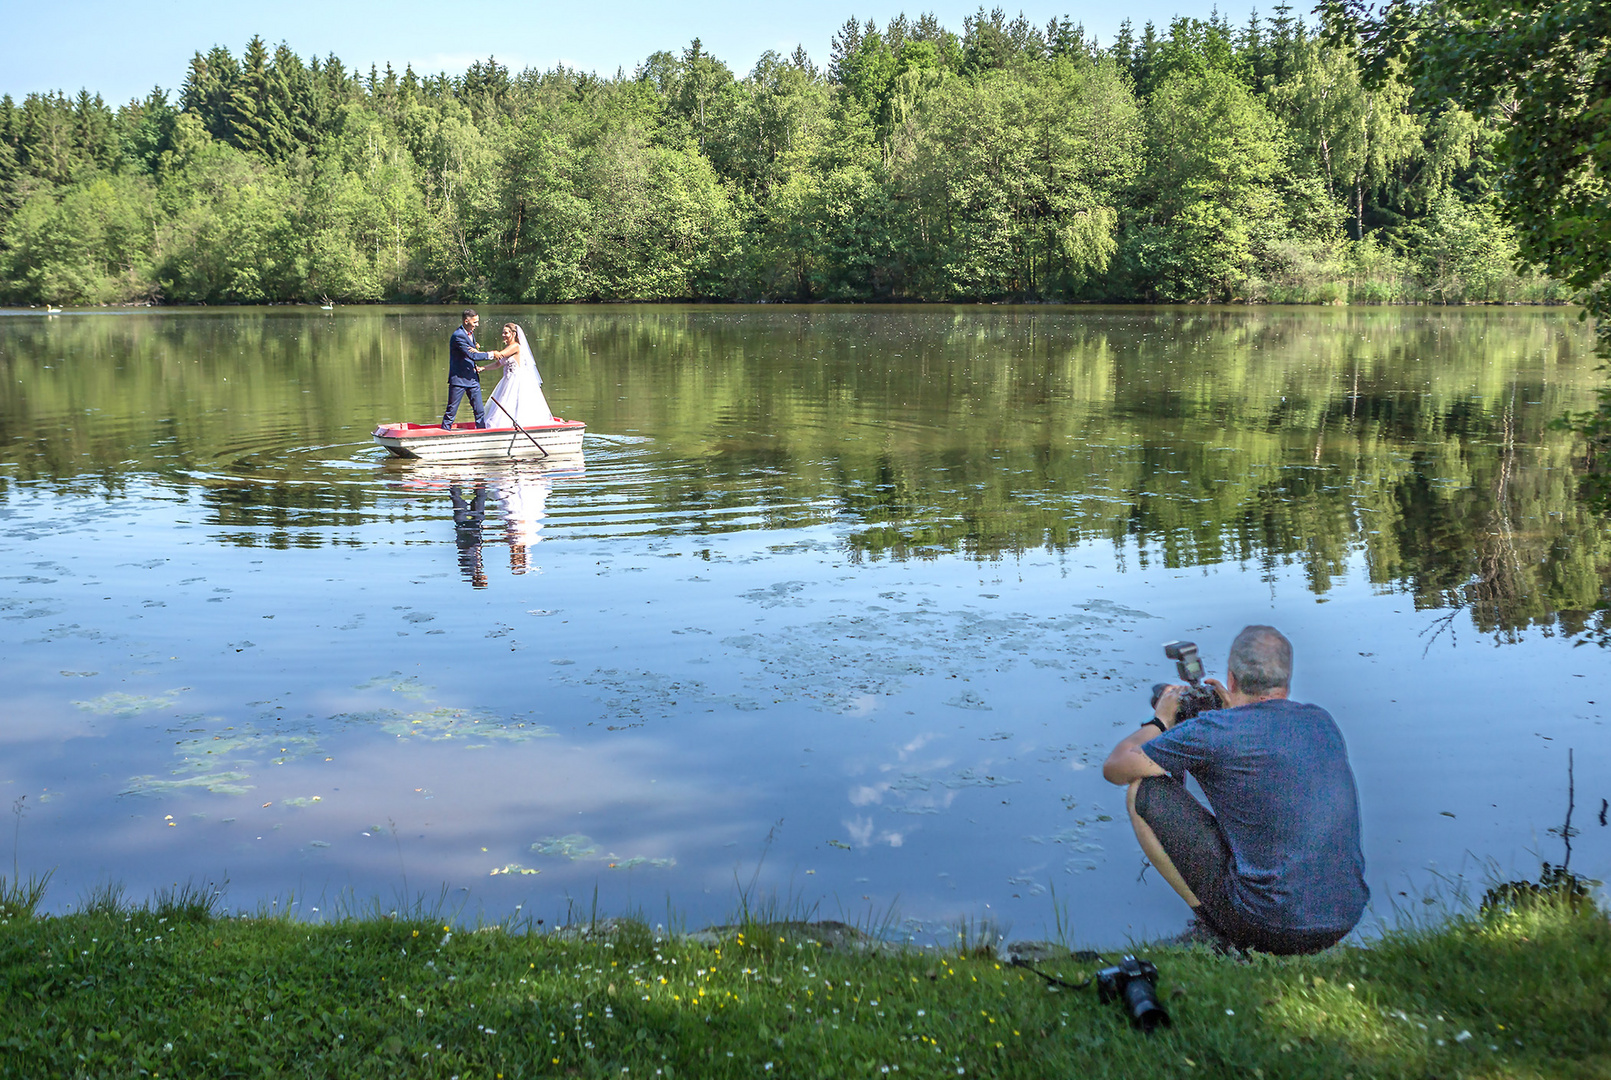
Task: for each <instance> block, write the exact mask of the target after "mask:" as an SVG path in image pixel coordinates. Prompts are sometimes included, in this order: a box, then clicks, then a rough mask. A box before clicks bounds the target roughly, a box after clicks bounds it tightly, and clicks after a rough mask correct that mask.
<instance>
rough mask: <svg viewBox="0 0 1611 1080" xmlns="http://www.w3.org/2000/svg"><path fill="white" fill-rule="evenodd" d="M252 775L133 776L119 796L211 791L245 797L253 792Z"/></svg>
mask: <svg viewBox="0 0 1611 1080" xmlns="http://www.w3.org/2000/svg"><path fill="white" fill-rule="evenodd" d="M251 778H252V777H251V774H250V773H243V772H232V771H228V772H207V773H198V774H196V775H194V776H180V777H173V778H169V779H164V778H161V777H156V776H131V777H129V782H128V783H127V784H125V785H124V786H123V790H122V791H119V792H118V794H119V795H145V796H161V795H173V794H176V793H179V792H184V791H196V790H197V789H200V790H202V791H210V792H212V793H213V794H215V795H244V794H246V793H247V792H248V791H250V790H252V785H251V784H248V783H247V782H246V781H248V780H250V779H251Z"/></svg>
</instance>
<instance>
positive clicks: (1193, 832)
mask: <svg viewBox="0 0 1611 1080" xmlns="http://www.w3.org/2000/svg"><path fill="white" fill-rule="evenodd" d="M1136 813H1137V814H1139V815H1140V816H1141V820H1142V821H1145V822H1146V823H1147V825H1148V826H1149V827H1150V828H1151V829H1152V832H1153V835H1155V836H1156V837H1157V838H1158V843H1159V844H1161V845H1163V849H1164V853H1165V854H1166V855H1168V856H1169V861H1170V862H1172V863H1174V864H1175V869H1176V870H1178V871H1179V872H1180V876H1181V877H1182V878H1184V879H1185V881H1186V884H1187V885H1188V886H1190V887H1191V891H1192V892H1193V893H1194V894H1196V896H1197V899H1198V900H1199V901H1201V903H1202V907H1200V908H1198V909H1197V917H1198V919H1200V920H1202V921H1203V922H1205V923H1207V924H1208V926H1209V927H1210V928H1211V929H1213V930H1214V931H1215V932H1216V933H1218V934H1219V935H1220V936H1221V937H1223V938H1225V939H1226V940H1227V941H1229V942H1230V943H1231V944H1232V945H1235V946H1236V947H1237V948H1239V949H1253V950H1257V951H1258V952H1266V953H1274V954H1276V955H1278V956H1293V955H1299V954H1303V953H1315V952H1319V951H1320V950H1321V949H1326V948H1330V947H1331V946H1332V945H1335V944H1336V943H1337V942H1338V941H1341V940H1342V938H1343V936H1344V935H1345V934H1347V933H1348V931H1347V930H1281V929H1276V928H1272V927H1267V926H1264V925H1263V924H1261V923H1259V922H1257V921H1256V920H1254V919H1251V918H1249V917H1248V916H1247V915H1245V914H1243V912H1242V909H1241V908H1240V907H1238V906H1237V905H1236V903H1235V902H1234V901H1233V900H1232V898H1231V882H1232V880H1233V878H1234V876H1235V872H1236V870H1235V863H1234V860H1233V859H1232V856H1231V845H1230V844H1229V842H1227V841H1226V839H1225V834H1224V832H1222V831H1221V830H1220V827H1219V822H1218V821H1217V820H1216V819H1215V817H1214V815H1213V814H1211V813H1209V811H1208V808H1207V807H1205V806H1204V805H1203V804H1202V803H1200V802H1198V801H1197V800H1196V798H1194V797H1193V796H1192V793H1191V792H1189V791H1187V790H1186V785H1185V784H1183V783H1181V782H1180V781H1179V780H1176V779H1175V778H1174V777H1172V776H1149V777H1146V778H1145V779H1143V780H1142V781H1141V786H1140V787H1139V788H1137V790H1136Z"/></svg>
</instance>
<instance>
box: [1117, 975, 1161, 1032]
mask: <svg viewBox="0 0 1611 1080" xmlns="http://www.w3.org/2000/svg"><path fill="white" fill-rule="evenodd" d="M1124 1004H1125V1008H1127V1009H1129V1010H1130V1020H1131V1022H1132V1023H1134V1024H1135V1026H1136V1027H1138V1028H1140V1029H1141V1030H1142V1031H1151V1030H1152V1029H1153V1028H1155V1027H1160V1026H1161V1027H1168V1026H1169V1014H1168V1013H1166V1012H1164V1007H1163V1006H1162V1005H1160V1004H1158V992H1157V991H1156V990H1155V989H1154V988H1153V985H1152V980H1151V979H1131V980H1130V981H1129V982H1128V983H1126V984H1125V986H1124Z"/></svg>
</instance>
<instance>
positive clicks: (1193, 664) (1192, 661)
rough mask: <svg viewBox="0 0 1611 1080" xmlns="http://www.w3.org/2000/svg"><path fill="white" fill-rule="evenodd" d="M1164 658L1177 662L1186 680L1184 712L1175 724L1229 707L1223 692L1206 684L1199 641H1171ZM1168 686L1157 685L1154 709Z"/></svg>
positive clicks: (1153, 702) (1155, 686)
mask: <svg viewBox="0 0 1611 1080" xmlns="http://www.w3.org/2000/svg"><path fill="white" fill-rule="evenodd" d="M1164 655H1165V656H1167V657H1168V658H1169V659H1171V660H1173V661H1174V662H1175V670H1176V671H1178V672H1180V677H1181V678H1182V679H1185V680H1186V689H1185V691H1184V692H1183V693H1182V694H1181V695H1180V709H1179V711H1177V712H1176V713H1175V723H1177V724H1178V723H1180V722H1181V721H1182V720H1190V719H1191V718H1192V717H1194V716H1196V715H1197V714H1198V713H1205V712H1212V711H1213V710H1215V709H1223V708H1224V707H1225V702H1224V700H1223V699H1222V698H1221V697H1220V696H1219V691H1218V690H1215V689H1214V688H1213V687H1212V686H1205V685H1204V684H1203V661H1202V659H1201V658H1200V657H1198V655H1197V643H1196V642H1195V641H1171V642H1169V643H1168V644H1167V645H1165V646H1164ZM1168 686H1169V684H1168V683H1154V684H1153V686H1152V706H1153V708H1157V707H1158V699H1159V698H1160V697H1162V696H1163V692H1164V690H1166V689H1167V688H1168Z"/></svg>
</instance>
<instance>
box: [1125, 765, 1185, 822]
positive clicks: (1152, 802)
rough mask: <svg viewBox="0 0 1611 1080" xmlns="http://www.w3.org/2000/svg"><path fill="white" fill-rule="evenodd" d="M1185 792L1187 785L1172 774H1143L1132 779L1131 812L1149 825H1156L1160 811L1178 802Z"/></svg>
mask: <svg viewBox="0 0 1611 1080" xmlns="http://www.w3.org/2000/svg"><path fill="white" fill-rule="evenodd" d="M1184 794H1186V786H1185V785H1184V784H1182V783H1181V782H1180V781H1179V780H1176V779H1175V778H1174V777H1172V776H1143V777H1142V778H1141V779H1139V780H1132V781H1131V782H1130V790H1129V792H1128V793H1127V799H1128V802H1129V805H1130V814H1131V816H1133V817H1135V818H1138V819H1139V820H1141V821H1144V822H1146V823H1147V824H1148V825H1149V826H1152V825H1155V824H1156V823H1157V821H1158V818H1159V814H1160V811H1161V810H1163V809H1165V808H1166V807H1168V806H1169V805H1173V804H1175V803H1176V802H1178V800H1179V798H1180V796H1181V795H1184ZM1188 797H1189V796H1188Z"/></svg>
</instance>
